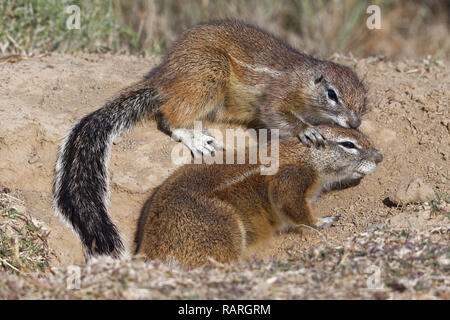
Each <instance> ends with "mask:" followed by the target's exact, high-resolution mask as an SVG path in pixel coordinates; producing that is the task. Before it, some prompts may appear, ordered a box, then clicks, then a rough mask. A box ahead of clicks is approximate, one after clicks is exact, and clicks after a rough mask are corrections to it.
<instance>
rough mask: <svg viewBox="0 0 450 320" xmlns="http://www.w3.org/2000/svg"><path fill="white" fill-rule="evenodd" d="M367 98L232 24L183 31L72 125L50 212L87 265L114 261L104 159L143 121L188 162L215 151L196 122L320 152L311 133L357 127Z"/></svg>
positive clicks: (115, 240)
mask: <svg viewBox="0 0 450 320" xmlns="http://www.w3.org/2000/svg"><path fill="white" fill-rule="evenodd" d="M365 97H366V89H365V87H364V85H363V84H362V82H361V81H360V80H359V78H358V76H357V75H356V74H355V73H354V72H353V71H352V70H351V69H350V68H348V67H345V66H342V65H339V64H336V63H333V62H330V61H324V60H318V59H315V58H313V57H311V56H309V55H306V54H304V53H301V52H299V51H297V50H295V49H294V48H292V47H290V46H289V45H288V44H286V43H284V42H282V41H281V40H279V39H277V38H276V37H274V36H272V35H271V34H269V33H267V32H265V31H262V30H261V29H259V28H257V27H254V26H251V25H248V24H246V23H243V22H239V21H235V20H226V21H215V22H210V23H204V24H200V25H198V26H195V27H193V28H191V29H189V30H187V31H186V32H184V33H183V34H182V35H181V37H180V39H179V40H178V41H177V42H176V43H175V44H174V45H173V46H172V48H171V49H170V50H169V51H168V53H167V54H166V56H165V57H164V59H163V60H162V62H161V64H160V65H159V66H157V67H156V68H155V69H153V70H152V71H151V72H150V73H149V74H148V75H147V76H146V77H145V78H144V79H143V80H142V81H140V82H138V83H136V84H134V85H132V86H130V87H129V88H128V89H125V90H124V91H123V92H121V93H120V94H119V95H118V96H117V97H116V98H115V99H113V100H111V101H110V102H108V103H106V104H105V106H104V107H103V108H101V109H99V110H97V111H95V112H93V113H91V114H89V115H87V116H85V117H84V118H82V119H81V120H80V121H78V122H77V123H75V124H74V126H73V127H72V129H71V130H70V131H69V132H68V134H67V135H66V137H65V139H64V141H63V142H62V144H61V146H60V150H59V155H58V159H57V163H56V178H55V183H54V207H55V210H56V212H57V213H59V215H60V216H61V217H62V218H63V220H64V221H66V222H68V224H69V225H70V226H71V227H73V229H74V231H75V232H76V234H77V235H78V236H79V237H80V239H81V242H82V244H83V248H84V251H85V254H86V256H87V257H90V256H93V255H109V256H112V257H120V256H121V253H122V252H123V250H124V244H123V241H122V239H121V237H120V234H119V232H118V230H117V228H116V227H115V225H114V223H113V222H112V221H111V219H110V218H109V216H108V211H107V202H108V193H109V186H108V183H109V181H108V168H107V166H108V160H109V158H110V149H111V145H112V142H113V140H114V138H115V137H117V136H118V135H120V134H121V133H123V132H125V131H127V130H129V129H131V128H132V127H133V126H134V125H135V124H136V123H137V122H138V121H139V120H143V119H155V120H156V121H157V124H158V128H159V129H160V130H161V131H163V132H165V133H166V134H168V135H171V136H172V137H173V138H174V139H175V140H177V141H181V142H182V143H184V144H185V145H186V146H188V147H189V148H190V150H191V151H192V153H193V155H194V157H199V156H201V154H208V153H210V152H214V151H215V150H217V149H220V147H221V146H220V145H219V144H218V143H217V142H216V141H215V140H214V138H213V137H211V136H210V135H208V134H207V132H204V133H203V136H202V138H201V139H194V134H193V131H192V129H191V127H192V125H193V123H194V121H196V120H200V121H201V120H209V121H212V122H226V123H236V124H242V125H246V126H249V127H265V128H271V129H273V128H277V129H279V130H280V133H281V135H284V136H286V135H287V136H298V138H299V139H300V140H301V141H302V142H303V143H304V144H308V145H312V144H314V145H316V146H317V145H321V144H323V143H324V141H323V136H322V134H321V133H320V131H319V130H317V129H315V128H314V127H313V126H316V125H320V124H331V123H334V124H337V125H339V126H342V127H352V128H355V127H358V126H359V124H360V113H361V110H362V108H363V106H364V104H365Z"/></svg>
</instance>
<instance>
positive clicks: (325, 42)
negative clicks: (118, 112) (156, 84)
mask: <svg viewBox="0 0 450 320" xmlns="http://www.w3.org/2000/svg"><path fill="white" fill-rule="evenodd" d="M74 3H76V4H78V5H79V7H80V10H81V29H80V30H68V29H67V28H66V24H65V23H66V20H67V18H68V17H69V15H68V14H66V13H64V9H65V8H66V7H67V6H68V5H71V4H74ZM371 4H377V5H379V6H380V8H381V14H382V25H381V27H382V28H381V30H369V29H368V28H367V27H366V20H367V18H368V17H369V15H368V14H367V13H366V9H367V7H368V6H369V5H371ZM449 10H450V5H449V4H448V3H446V2H445V1H440V0H428V1H411V0H377V1H369V0H342V1H341V0H283V1H276V0H246V1H242V0H214V1H213V0H188V1H186V0H141V1H128V0H109V1H101V0H95V1H90V0H89V1H88V0H80V1H76V2H73V1H69V0H58V1H57V0H32V1H30V0H17V1H0V52H1V53H2V54H17V53H18V54H22V55H31V54H39V53H42V52H48V51H58V52H74V51H87V52H106V51H110V52H122V53H123V52H131V53H134V54H137V53H142V54H160V53H162V52H164V51H165V50H166V49H167V47H168V46H169V45H170V44H172V43H173V41H175V40H176V39H177V37H178V36H179V35H180V33H181V32H183V31H184V30H185V29H186V28H188V27H190V26H192V25H195V24H197V23H199V22H204V21H208V20H212V19H223V18H238V19H242V20H246V21H248V22H251V23H255V24H258V25H260V26H263V27H264V28H266V29H268V30H269V31H271V32H273V33H275V34H276V35H278V36H279V37H281V38H283V39H285V40H287V41H289V42H290V43H291V44H293V45H294V46H296V47H298V48H300V49H301V50H303V51H306V52H308V53H311V54H315V55H319V56H322V57H328V56H329V55H330V54H332V53H334V52H341V53H348V52H352V53H353V54H355V55H356V56H363V57H364V56H370V55H377V54H383V55H387V56H390V57H398V56H402V57H411V58H417V57H421V58H422V57H425V56H427V55H433V56H436V57H439V58H441V59H442V58H444V59H445V58H448V57H449V56H450V38H449V37H448V33H449V26H450V21H449V20H448V19H449V18H448V16H449V14H448V12H449Z"/></svg>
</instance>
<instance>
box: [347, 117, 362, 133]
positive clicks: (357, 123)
mask: <svg viewBox="0 0 450 320" xmlns="http://www.w3.org/2000/svg"><path fill="white" fill-rule="evenodd" d="M348 124H349V126H350V128H352V129H356V128H358V127H359V126H360V125H361V119H359V118H358V116H357V115H356V114H354V113H353V114H352V117H350V121H349V122H348Z"/></svg>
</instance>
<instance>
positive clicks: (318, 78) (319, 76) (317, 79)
mask: <svg viewBox="0 0 450 320" xmlns="http://www.w3.org/2000/svg"><path fill="white" fill-rule="evenodd" d="M313 79H314V84H315V85H317V84H319V83H321V82H322V81H323V75H322V74H321V73H319V74H315V75H314V77H313Z"/></svg>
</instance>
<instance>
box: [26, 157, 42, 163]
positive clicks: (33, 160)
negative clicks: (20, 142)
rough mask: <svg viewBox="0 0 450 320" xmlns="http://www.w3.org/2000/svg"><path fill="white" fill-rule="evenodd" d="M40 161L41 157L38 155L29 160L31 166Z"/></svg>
mask: <svg viewBox="0 0 450 320" xmlns="http://www.w3.org/2000/svg"><path fill="white" fill-rule="evenodd" d="M38 161H39V156H38V155H34V156H33V157H31V159H29V160H28V163H29V164H33V163H36V162H38Z"/></svg>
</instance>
